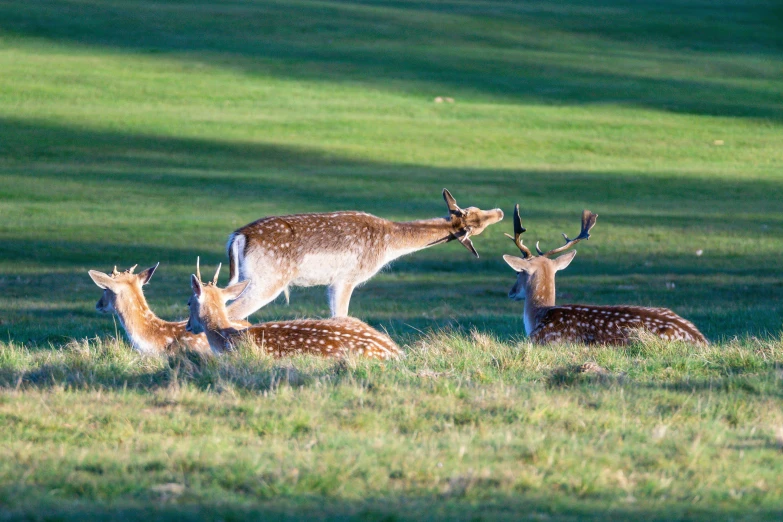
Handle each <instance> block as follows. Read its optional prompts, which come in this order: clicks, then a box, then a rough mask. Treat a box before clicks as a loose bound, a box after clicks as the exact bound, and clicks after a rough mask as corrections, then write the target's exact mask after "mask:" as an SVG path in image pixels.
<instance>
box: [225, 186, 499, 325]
mask: <svg viewBox="0 0 783 522" xmlns="http://www.w3.org/2000/svg"><path fill="white" fill-rule="evenodd" d="M443 198H444V199H445V200H446V205H447V206H448V209H449V215H448V216H447V217H445V218H435V219H426V220H420V221H408V222H402V223H398V222H393V221H388V220H386V219H381V218H379V217H375V216H373V215H370V214H365V213H363V212H332V213H323V214H295V215H291V216H276V217H267V218H263V219H260V220H258V221H256V222H254V223H250V224H249V225H246V226H244V227H242V228H240V229H239V230H237V231H236V232H234V233H233V234H232V235H231V237H230V238H229V240H228V245H227V250H228V257H229V262H230V264H229V267H230V280H229V285H234V284H236V283H238V282H239V281H243V280H250V283H249V287H248V288H247V290H246V291H245V292H244V293H243V294H242V295H241V297H239V298H238V299H237V300H236V301H234V302H233V303H231V305H230V306H229V307H228V314H229V317H230V318H232V319H244V318H245V317H247V316H248V315H250V314H252V313H253V312H255V311H256V310H258V309H259V308H261V307H262V306H264V305H266V304H267V303H269V302H271V301H272V300H274V299H275V298H276V297H277V296H278V295H280V293H281V292H286V296H287V295H288V287H289V286H316V285H327V286H328V287H329V308H330V309H331V312H332V316H335V317H339V316H345V315H348V304H349V302H350V300H351V293H352V292H353V289H354V288H355V287H356V286H357V285H359V284H361V283H363V282H365V281H367V280H368V279H370V278H371V277H372V276H374V275H375V274H376V273H378V271H379V270H380V269H381V268H383V267H384V266H385V265H387V264H389V263H390V262H392V261H394V260H395V259H397V258H399V257H401V256H404V255H406V254H410V253H411V252H416V251H417V250H422V249H424V248H427V247H431V246H433V245H437V244H440V243H446V242H448V241H452V240H455V239H456V240H457V241H459V242H460V243H461V244H462V245H464V246H465V248H467V249H468V250H470V251H471V252H472V253H473V255H475V256H476V257H478V252H476V249H475V248H474V247H473V243H472V242H471V240H470V236H476V235H478V234H480V233H481V232H482V231H483V230H484V229H485V228H486V227H487V226H489V225H492V224H494V223H497V222H498V221H500V220H501V219H503V211H502V210H500V209H494V210H488V211H485V210H480V209H478V208H475V207H468V208H465V209H462V208H460V207H459V206H457V202H456V201H455V200H454V198H453V197H452V195H451V194H450V193H449V191H448V190H446V189H444V190H443Z"/></svg>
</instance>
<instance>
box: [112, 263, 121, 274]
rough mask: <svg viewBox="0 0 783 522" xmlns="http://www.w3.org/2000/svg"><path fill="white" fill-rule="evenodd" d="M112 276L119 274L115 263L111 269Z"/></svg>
mask: <svg viewBox="0 0 783 522" xmlns="http://www.w3.org/2000/svg"><path fill="white" fill-rule="evenodd" d="M111 275H112V276H116V275H120V273H119V272H117V265H114V270H112V271H111Z"/></svg>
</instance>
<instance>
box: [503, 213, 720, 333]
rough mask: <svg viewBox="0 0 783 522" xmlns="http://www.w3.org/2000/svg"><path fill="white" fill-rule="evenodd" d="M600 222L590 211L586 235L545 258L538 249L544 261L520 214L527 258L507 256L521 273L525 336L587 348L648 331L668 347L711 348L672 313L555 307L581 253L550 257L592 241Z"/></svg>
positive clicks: (518, 288) (514, 294) (518, 291)
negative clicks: (562, 278) (531, 245)
mask: <svg viewBox="0 0 783 522" xmlns="http://www.w3.org/2000/svg"><path fill="white" fill-rule="evenodd" d="M596 218H598V216H597V215H596V214H593V213H592V212H590V211H589V210H585V211H584V212H583V213H582V232H581V233H580V234H579V236H577V237H576V238H574V239H569V238H568V236H566V235H565V234H563V237H564V238H565V241H566V243H565V245H563V246H561V247H559V248H555V249H554V250H550V251H549V252H546V253H544V252H542V251H541V250H540V249H539V247H538V243H536V252H537V253H538V256H533V254H532V253H531V252H530V250H529V249H528V248H527V247H526V246H525V245H523V244H522V239H521V237H520V236H521V235H522V233H524V232H525V228H524V227H523V226H522V221H521V220H520V218H519V205H517V206H516V208H515V209H514V237H511V236H510V235H508V234H506V236H508V237H509V238H511V239H512V240H513V241H514V243H515V244H516V246H517V247H518V248H519V250H520V251H521V252H522V257H521V258H520V257H514V256H508V255H506V256H503V259H504V260H505V261H506V263H508V264H509V266H511V268H513V269H514V270H515V271H516V272H517V273H518V275H517V282H516V284H515V285H514V287H513V288H512V289H511V290H510V291H509V293H508V296H509V297H510V298H511V299H514V300H522V299H524V300H525V312H524V313H525V315H524V319H525V330H526V332H527V335H528V337H529V338H530V339H531V340H532V341H533V342H535V343H541V344H545V343H552V342H581V343H587V344H627V343H628V342H629V341H630V336H631V333H632V332H633V331H634V330H638V329H643V330H647V331H649V332H651V333H652V334H654V335H656V336H657V337H660V338H661V339H665V340H668V341H675V340H680V341H688V342H693V343H699V344H708V343H707V339H705V337H704V336H703V335H702V334H701V332H699V330H698V329H697V328H696V327H695V326H694V325H693V324H692V323H691V322H689V321H686V320H685V319H683V318H682V317H680V316H679V315H677V314H675V313H674V312H672V311H671V310H669V309H667V308H643V307H640V306H593V305H565V306H556V305H555V273H556V272H557V271H558V270H563V269H565V268H566V267H567V266H568V265H569V264H570V263H571V261H572V260H573V259H574V256H575V255H576V250H574V251H572V252H569V253H568V254H565V255H563V256H560V257H557V258H555V259H550V258H549V256H552V255H554V254H559V253H560V252H563V251H565V250H568V249H569V248H571V247H572V246H574V245H575V244H576V243H578V242H579V241H581V240H583V239H588V238H589V237H590V229H591V228H593V226H594V225H595V221H596Z"/></svg>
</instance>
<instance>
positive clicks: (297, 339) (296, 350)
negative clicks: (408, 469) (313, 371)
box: [186, 262, 402, 359]
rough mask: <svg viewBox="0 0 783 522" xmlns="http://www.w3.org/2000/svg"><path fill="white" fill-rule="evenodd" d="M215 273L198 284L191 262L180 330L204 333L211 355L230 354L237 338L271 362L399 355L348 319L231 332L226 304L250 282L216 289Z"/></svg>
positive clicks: (374, 332) (266, 325) (278, 323)
mask: <svg viewBox="0 0 783 522" xmlns="http://www.w3.org/2000/svg"><path fill="white" fill-rule="evenodd" d="M219 274H220V265H218V268H217V271H216V272H215V277H213V278H212V281H210V282H208V283H206V284H205V283H203V282H202V281H201V272H200V270H199V266H198V262H196V274H195V275H192V276H191V286H192V288H193V295H192V296H191V298H190V300H189V301H188V307H189V308H190V318H189V319H188V324H187V327H186V328H187V330H188V331H189V332H193V333H200V332H204V333H205V334H206V336H207V339H208V340H209V345H210V346H211V347H212V351H213V352H215V353H223V352H226V351H230V350H232V349H233V348H234V345H235V344H236V342H237V341H238V340H239V339H240V338H242V337H243V336H250V338H251V339H252V340H253V341H255V343H256V344H258V345H259V346H261V347H262V348H263V349H264V350H266V351H267V352H268V353H269V354H270V355H273V356H276V357H285V356H290V355H296V354H302V353H309V354H313V355H322V356H326V357H343V356H345V355H346V354H348V353H355V354H357V355H360V356H363V357H370V358H375V359H392V358H397V357H398V356H399V355H400V354H401V353H402V352H401V351H400V348H399V347H398V346H397V345H396V344H395V343H394V341H392V340H391V338H389V336H387V335H385V334H382V333H380V332H378V331H377V330H375V329H373V328H371V327H370V326H368V325H366V324H364V323H363V322H362V321H360V320H358V319H354V318H352V317H337V318H332V319H325V320H313V319H300V320H296V321H274V322H269V323H262V324H258V325H254V326H250V327H249V328H237V327H236V326H235V324H234V323H232V321H231V320H230V319H229V318H228V312H227V310H226V302H227V301H229V300H231V299H236V298H238V297H239V296H240V295H242V292H244V291H245V290H246V289H247V287H248V285H249V284H250V281H248V280H245V281H242V282H240V283H236V284H234V285H231V286H229V287H227V288H218V286H217V280H218V275H219Z"/></svg>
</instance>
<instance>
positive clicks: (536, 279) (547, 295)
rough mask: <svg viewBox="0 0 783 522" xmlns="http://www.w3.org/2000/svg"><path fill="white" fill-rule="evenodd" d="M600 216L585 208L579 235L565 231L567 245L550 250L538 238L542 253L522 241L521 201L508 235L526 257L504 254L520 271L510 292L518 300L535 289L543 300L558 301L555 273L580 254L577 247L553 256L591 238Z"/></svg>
mask: <svg viewBox="0 0 783 522" xmlns="http://www.w3.org/2000/svg"><path fill="white" fill-rule="evenodd" d="M597 218H598V215H597V214H593V213H592V212H590V211H589V210H584V211H583V212H582V231H581V232H580V233H579V235H578V236H577V237H575V238H574V239H569V238H568V236H566V235H565V234H563V238H564V239H565V241H566V243H565V245H563V246H561V247H558V248H555V249H552V250H550V251H548V252H542V251H541V249H540V248H539V245H538V242H536V252H537V253H538V255H536V256H534V255H533V253H532V252H530V249H528V248H527V247H526V246H525V245H524V244H523V243H522V237H521V236H522V234H523V233H525V232H526V229H525V227H523V226H522V221H521V219H520V217H519V205H518V204H517V205H516V207H514V236H513V237H512V236H511V235H509V234H506V236H507V237H508V238H510V239H511V240H512V241H514V244H515V245H516V246H517V248H519V251H520V252H522V257H514V256H509V255H505V256H503V259H504V260H505V261H506V263H508V265H509V266H510V267H511V268H513V269H514V271H516V272H517V281H516V283H515V284H514V286H513V287H512V288H511V290H510V291H509V293H508V296H509V297H510V298H511V299H514V300H522V299H525V298H526V297H528V294H532V293H533V292H535V294H536V296H537V297H539V299H540V300H550V299H551V300H552V303H551V304H552V305H554V295H555V273H556V272H557V271H558V270H563V269H565V268H566V267H567V266H568V265H569V264H570V263H571V261H572V260H573V259H574V256H576V250H574V251H571V252H569V253H568V254H565V255H563V256H560V257H557V258H554V259H550V258H549V256H551V255H554V254H559V253H560V252H564V251H566V250H568V249H569V248H571V247H572V246H574V245H575V244H577V243H578V242H580V241H582V240H583V239H589V238H590V229H591V228H593V227H594V226H595V222H596V219H597Z"/></svg>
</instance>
